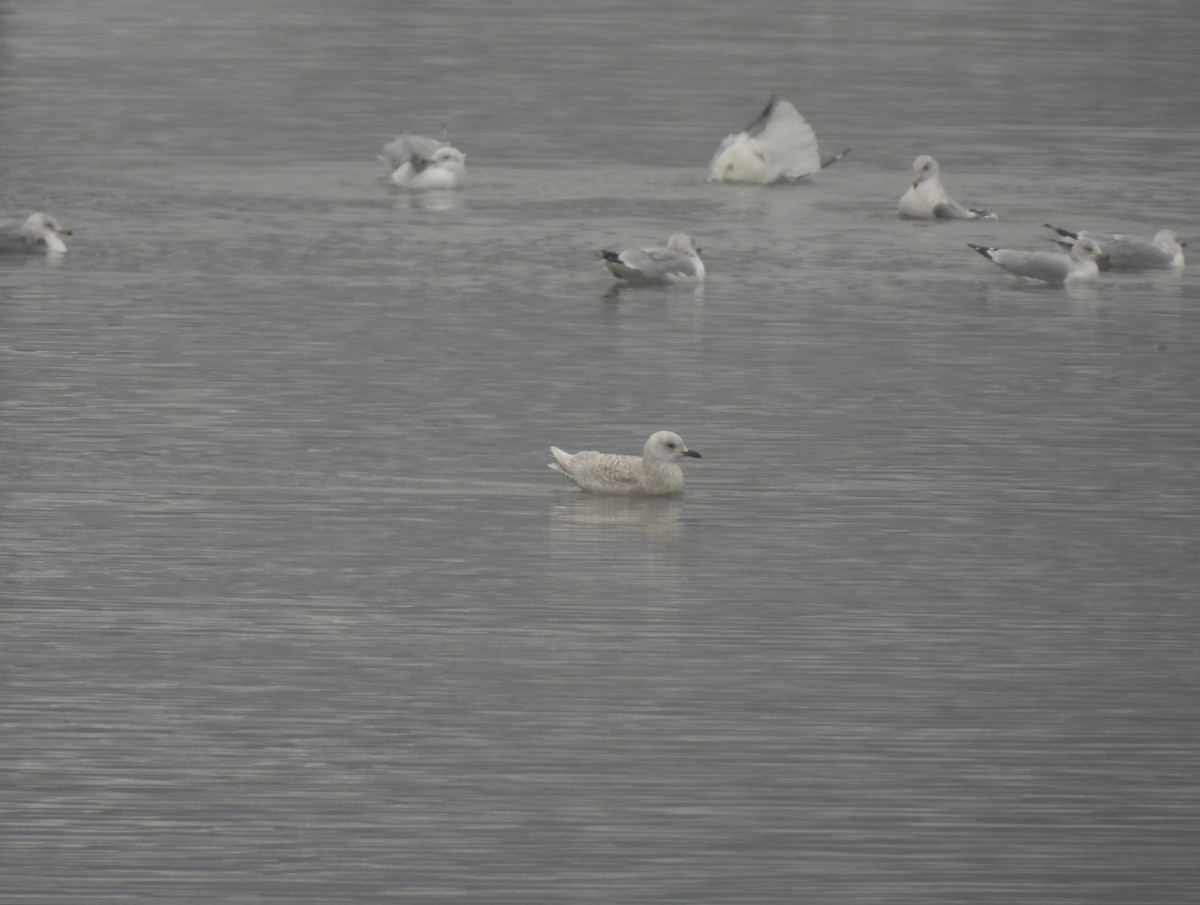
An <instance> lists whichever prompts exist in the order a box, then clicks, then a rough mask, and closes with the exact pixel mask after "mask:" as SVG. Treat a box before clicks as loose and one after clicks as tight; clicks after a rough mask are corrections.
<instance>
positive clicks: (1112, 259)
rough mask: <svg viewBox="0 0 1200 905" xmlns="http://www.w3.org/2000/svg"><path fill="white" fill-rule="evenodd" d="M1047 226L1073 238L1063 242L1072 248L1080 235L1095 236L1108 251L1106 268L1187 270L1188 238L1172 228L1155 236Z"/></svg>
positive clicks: (1093, 238) (1105, 260)
mask: <svg viewBox="0 0 1200 905" xmlns="http://www.w3.org/2000/svg"><path fill="white" fill-rule="evenodd" d="M1046 227H1047V228H1049V229H1052V230H1054V231H1055V232H1056V233H1058V234H1059V235H1060V236H1064V237H1066V238H1067V239H1070V240H1071V241H1070V242H1060V243H1059V244H1060V245H1065V246H1067V247H1068V248H1069V247H1070V246H1071V245H1073V244H1074V243H1075V242H1076V241H1078V240H1079V239H1083V238H1088V239H1091V240H1092V241H1093V242H1095V243H1096V244H1097V245H1099V246H1100V250H1101V251H1102V252H1104V258H1102V259H1101V267H1102V268H1103V267H1105V265H1107V267H1110V268H1112V269H1113V270H1183V263H1184V262H1183V249H1184V248H1186V247H1187V242H1184V241H1183V240H1181V239H1180V238H1179V237H1178V236H1176V235H1175V233H1173V232H1171V230H1169V229H1160V230H1159V231H1158V232H1156V233H1155V234H1154V238H1153V239H1144V238H1142V237H1141V236H1134V235H1130V234H1128V233H1094V232H1087V231H1084V232H1072V231H1071V230H1069V229H1059V228H1058V227H1057V226H1051V225H1050V224H1049V223H1047V224H1046Z"/></svg>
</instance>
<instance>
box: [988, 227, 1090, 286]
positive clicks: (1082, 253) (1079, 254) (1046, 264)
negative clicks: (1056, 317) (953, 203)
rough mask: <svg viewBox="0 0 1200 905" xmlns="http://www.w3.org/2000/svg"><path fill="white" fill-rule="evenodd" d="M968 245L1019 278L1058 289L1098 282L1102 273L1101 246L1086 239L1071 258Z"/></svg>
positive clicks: (1046, 253) (1068, 255)
mask: <svg viewBox="0 0 1200 905" xmlns="http://www.w3.org/2000/svg"><path fill="white" fill-rule="evenodd" d="M967 245H968V247H970V248H973V249H975V250H976V251H977V252H979V253H980V254H981V255H983V256H984V257H985V258H987V259H988V260H989V261H993V262H994V263H996V264H999V265H1000V266H1001V267H1003V268H1004V269H1005V270H1007V271H1008V272H1009V273H1011V274H1014V275H1015V276H1019V277H1027V278H1029V279H1031V280H1041V281H1042V282H1043V283H1053V284H1055V285H1062V284H1065V283H1077V282H1082V281H1085V280H1094V279H1096V277H1097V276H1098V275H1099V272H1100V271H1099V267H1098V266H1097V263H1096V259H1097V258H1099V257H1100V256H1101V255H1102V254H1103V252H1102V251H1101V250H1100V246H1099V245H1097V244H1096V243H1095V242H1093V241H1092V240H1091V239H1088V238H1086V237H1085V238H1082V239H1080V240H1079V241H1078V242H1076V243H1075V244H1074V245H1073V246H1072V247H1071V253H1070V254H1060V253H1059V252H1056V251H1014V250H1013V249H1010V248H989V247H988V246H986V245H972V244H971V243H970V242H968V243H967Z"/></svg>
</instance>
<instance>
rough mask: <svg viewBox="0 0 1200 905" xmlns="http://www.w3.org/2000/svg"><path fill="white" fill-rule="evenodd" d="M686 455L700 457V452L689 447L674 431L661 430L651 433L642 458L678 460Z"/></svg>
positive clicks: (667, 460)
mask: <svg viewBox="0 0 1200 905" xmlns="http://www.w3.org/2000/svg"><path fill="white" fill-rule="evenodd" d="M684 456H689V457H691V458H693V459H699V458H700V453H699V451H697V450H694V449H688V448H687V445H686V444H685V443H684V442H683V438H682V437H680V436H679V434H677V433H675V432H674V431H659V432H658V433H655V434H651V435H650V439H649V440H647V441H646V448H645V449H643V450H642V458H643V459H647V460H650V461H654V462H678V461H679V460H680V459H681V458H683V457H684Z"/></svg>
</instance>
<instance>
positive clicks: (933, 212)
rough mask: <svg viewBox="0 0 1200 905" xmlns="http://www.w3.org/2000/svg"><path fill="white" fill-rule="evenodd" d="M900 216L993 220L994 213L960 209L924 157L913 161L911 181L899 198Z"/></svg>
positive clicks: (931, 161)
mask: <svg viewBox="0 0 1200 905" xmlns="http://www.w3.org/2000/svg"><path fill="white" fill-rule="evenodd" d="M900 216H901V217H908V218H909V219H912V220H996V219H999V218H997V216H996V213H995V211H989V210H984V209H982V208H974V207H963V206H962V205H961V204H959V203H958V202H957V201H955V200H954V199H953V198H951V197H950V196H949V195H947V194H946V189H945V188H944V187H943V186H942V180H941V179H940V178H938V162H937V161H936V160H934V159H933V158H932V157H930V156H929V155H928V154H922V155H921V156H920V157H918V158H917V159H916V160H914V161H913V180H912V185H910V186H909V187H908V191H907V192H905V193H904V195H903V196H902V197H901V198H900Z"/></svg>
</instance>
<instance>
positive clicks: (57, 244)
mask: <svg viewBox="0 0 1200 905" xmlns="http://www.w3.org/2000/svg"><path fill="white" fill-rule="evenodd" d="M69 235H71V230H69V229H67V228H66V227H65V226H62V225H60V224H59V222H58V221H57V220H55V219H54V218H53V217H51V216H50V215H49V214H43V213H41V212H40V211H39V212H38V213H36V214H30V215H29V216H28V217H27V218H26V219H25V221H24V222H22V221H20V220H0V251H5V252H8V251H15V252H33V253H38V252H57V253H59V254H61V253H62V252H64V251H66V250H67V246H66V243H65V242H63V240H62V239H60V238H59V236H69Z"/></svg>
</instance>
